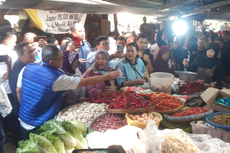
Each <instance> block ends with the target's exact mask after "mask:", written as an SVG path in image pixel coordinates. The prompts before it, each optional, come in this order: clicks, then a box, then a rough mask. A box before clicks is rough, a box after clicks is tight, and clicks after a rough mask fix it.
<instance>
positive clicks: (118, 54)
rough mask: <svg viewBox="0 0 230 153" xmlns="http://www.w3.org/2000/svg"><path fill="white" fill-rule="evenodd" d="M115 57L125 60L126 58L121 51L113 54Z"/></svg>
mask: <svg viewBox="0 0 230 153" xmlns="http://www.w3.org/2000/svg"><path fill="white" fill-rule="evenodd" d="M113 57H114V58H123V57H125V56H124V54H123V53H122V52H121V51H116V53H114V54H113Z"/></svg>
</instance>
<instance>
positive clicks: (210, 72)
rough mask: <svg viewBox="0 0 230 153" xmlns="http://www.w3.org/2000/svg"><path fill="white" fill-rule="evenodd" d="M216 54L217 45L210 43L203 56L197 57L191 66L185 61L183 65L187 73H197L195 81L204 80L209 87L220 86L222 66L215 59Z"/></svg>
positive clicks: (222, 74) (222, 73) (222, 72)
mask: <svg viewBox="0 0 230 153" xmlns="http://www.w3.org/2000/svg"><path fill="white" fill-rule="evenodd" d="M218 53H219V46H218V44H217V43H211V44H210V45H209V47H208V50H207V52H206V54H205V55H201V56H198V57H197V58H196V59H195V60H194V61H193V62H192V64H191V65H189V61H188V60H186V59H185V60H184V62H183V64H184V65H185V66H186V67H187V68H188V71H192V72H197V79H200V80H204V81H205V83H208V84H210V86H211V87H215V86H216V85H221V81H222V80H223V78H224V75H225V73H224V68H223V64H222V62H221V61H220V59H219V58H218V57H217V55H218Z"/></svg>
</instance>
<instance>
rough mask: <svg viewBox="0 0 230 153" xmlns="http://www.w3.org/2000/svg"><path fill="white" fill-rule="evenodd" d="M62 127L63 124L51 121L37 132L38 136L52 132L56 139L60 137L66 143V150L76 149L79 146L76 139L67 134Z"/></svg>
mask: <svg viewBox="0 0 230 153" xmlns="http://www.w3.org/2000/svg"><path fill="white" fill-rule="evenodd" d="M61 125H62V122H58V121H54V120H49V121H48V122H46V123H45V124H44V125H43V126H41V127H40V129H38V130H37V131H36V134H41V133H42V132H45V131H49V130H50V131H52V134H53V135H54V136H55V137H58V138H59V139H61V140H62V141H63V142H64V145H65V150H71V149H74V147H75V146H76V145H77V141H76V139H75V138H74V137H73V136H71V134H70V133H68V132H66V131H65V130H64V128H63V127H62V126H61Z"/></svg>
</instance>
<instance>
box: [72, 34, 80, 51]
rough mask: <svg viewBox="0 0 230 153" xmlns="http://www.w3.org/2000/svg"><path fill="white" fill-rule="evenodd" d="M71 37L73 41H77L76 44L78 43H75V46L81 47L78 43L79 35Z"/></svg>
mask: <svg viewBox="0 0 230 153" xmlns="http://www.w3.org/2000/svg"><path fill="white" fill-rule="evenodd" d="M72 39H73V42H77V44H78V45H77V47H78V48H80V47H81V45H80V39H79V37H75V36H73V38H72Z"/></svg>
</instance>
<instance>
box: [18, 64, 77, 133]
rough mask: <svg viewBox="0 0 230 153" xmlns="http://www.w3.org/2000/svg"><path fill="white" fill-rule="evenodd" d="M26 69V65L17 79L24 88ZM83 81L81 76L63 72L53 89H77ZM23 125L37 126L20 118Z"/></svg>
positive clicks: (27, 126)
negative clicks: (23, 78) (23, 80)
mask: <svg viewBox="0 0 230 153" xmlns="http://www.w3.org/2000/svg"><path fill="white" fill-rule="evenodd" d="M24 70H25V67H24V68H23V69H22V70H21V72H20V73H19V74H18V81H17V87H19V88H22V75H23V72H24ZM80 81H81V78H79V77H74V76H68V75H66V74H63V75H61V76H59V77H58V79H57V80H56V81H55V82H54V84H53V87H52V90H53V91H54V92H56V91H63V90H73V89H76V88H77V86H78V85H79V83H80ZM19 121H20V124H21V126H22V127H23V128H24V129H26V130H32V129H34V128H35V127H34V126H32V125H29V124H26V123H24V122H22V121H21V120H20V118H19Z"/></svg>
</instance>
